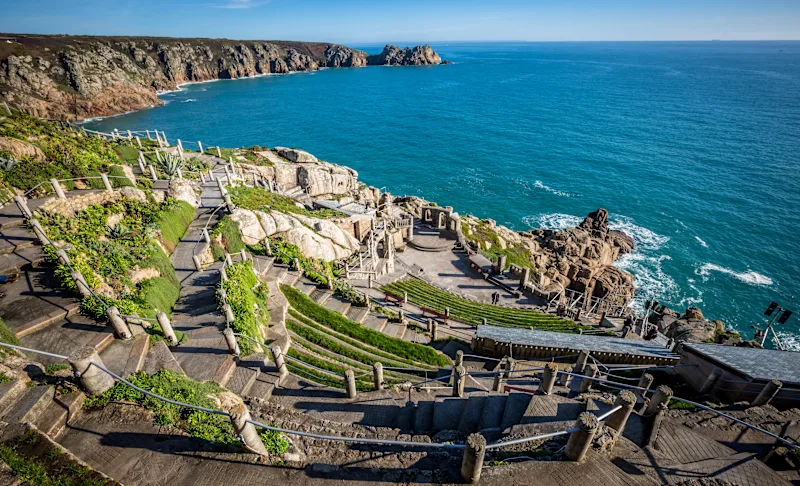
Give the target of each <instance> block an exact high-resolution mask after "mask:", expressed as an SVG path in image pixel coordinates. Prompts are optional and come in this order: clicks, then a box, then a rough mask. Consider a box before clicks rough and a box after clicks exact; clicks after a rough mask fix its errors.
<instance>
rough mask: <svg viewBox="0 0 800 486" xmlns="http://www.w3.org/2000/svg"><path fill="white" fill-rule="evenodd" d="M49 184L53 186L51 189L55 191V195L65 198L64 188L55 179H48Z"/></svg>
mask: <svg viewBox="0 0 800 486" xmlns="http://www.w3.org/2000/svg"><path fill="white" fill-rule="evenodd" d="M50 185H51V186H53V191H55V193H56V196H58V198H59V199H66V198H67V195H66V194H64V189H63V188H62V187H61V184H60V183H59V182H58V181H57V180H56V179H50Z"/></svg>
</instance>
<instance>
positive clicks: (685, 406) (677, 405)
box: [667, 400, 695, 410]
mask: <svg viewBox="0 0 800 486" xmlns="http://www.w3.org/2000/svg"><path fill="white" fill-rule="evenodd" d="M667 408H669V409H670V410H694V409H695V406H694V405H692V404H691V403H686V402H682V401H680V400H670V401H669V404H667Z"/></svg>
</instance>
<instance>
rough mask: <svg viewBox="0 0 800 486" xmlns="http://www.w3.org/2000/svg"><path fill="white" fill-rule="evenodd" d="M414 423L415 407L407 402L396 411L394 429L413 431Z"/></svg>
mask: <svg viewBox="0 0 800 486" xmlns="http://www.w3.org/2000/svg"><path fill="white" fill-rule="evenodd" d="M415 421H416V407H415V406H414V403H413V402H408V403H406V404H405V406H403V407H400V408H399V410H398V411H397V416H396V418H395V427H396V428H398V429H400V430H406V431H413V430H414V423H415Z"/></svg>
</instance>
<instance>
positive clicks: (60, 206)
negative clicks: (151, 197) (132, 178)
mask: <svg viewBox="0 0 800 486" xmlns="http://www.w3.org/2000/svg"><path fill="white" fill-rule="evenodd" d="M122 197H124V198H127V199H130V200H134V201H139V202H146V201H147V195H145V193H144V191H142V190H141V189H137V188H135V187H123V188H122V189H118V190H114V191H102V192H94V193H91V194H79V195H77V196H72V197H69V198H68V199H58V198H52V199H49V200H47V201H46V202H45V203H44V204H43V205H42V206H41V208H39V211H44V212H49V213H56V214H60V215H62V216H64V217H66V218H72V217H73V216H75V215H76V214H77V213H79V212H81V211H83V210H84V209H86V208H88V207H89V206H95V205H97V204H108V203H111V202H115V201H118V200H119V199H120V198H122Z"/></svg>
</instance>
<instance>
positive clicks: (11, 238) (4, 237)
mask: <svg viewBox="0 0 800 486" xmlns="http://www.w3.org/2000/svg"><path fill="white" fill-rule="evenodd" d="M34 243H37V239H36V237H35V236H34V235H33V233H32V232H31V231H29V230H28V228H27V227H25V226H21V225H20V226H15V227H10V228H3V229H2V230H0V255H6V254H9V253H14V252H15V251H20V250H24V249H25V248H30V247H32V246H33V245H34Z"/></svg>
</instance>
